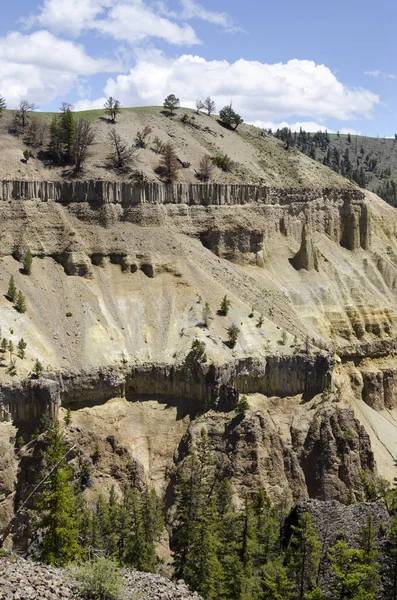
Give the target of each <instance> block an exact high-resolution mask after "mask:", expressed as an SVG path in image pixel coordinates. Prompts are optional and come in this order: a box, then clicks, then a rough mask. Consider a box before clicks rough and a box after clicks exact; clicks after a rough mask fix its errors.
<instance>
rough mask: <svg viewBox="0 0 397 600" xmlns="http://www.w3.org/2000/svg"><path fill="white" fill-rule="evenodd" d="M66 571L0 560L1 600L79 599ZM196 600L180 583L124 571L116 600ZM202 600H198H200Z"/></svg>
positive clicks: (18, 559) (24, 562) (5, 559)
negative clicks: (142, 599)
mask: <svg viewBox="0 0 397 600" xmlns="http://www.w3.org/2000/svg"><path fill="white" fill-rule="evenodd" d="M80 596H81V595H80V593H79V591H78V586H77V584H76V581H75V580H74V579H73V575H72V574H71V573H70V571H66V570H64V569H56V568H54V567H49V566H47V565H43V564H38V563H33V562H30V561H26V560H22V559H20V558H17V557H16V556H15V555H10V556H9V558H7V557H6V558H0V599H1V600H20V599H21V598H23V599H24V600H62V599H67V598H68V599H76V600H77V599H78V598H80ZM133 598H148V599H149V598H150V599H151V600H164V599H167V600H200V599H201V596H199V594H197V592H191V591H190V590H189V589H188V587H187V586H186V584H185V583H184V582H183V581H177V582H173V581H170V580H169V579H166V578H165V577H161V576H160V575H155V574H152V573H141V572H140V571H130V570H125V571H124V572H123V589H122V592H121V597H120V600H132V599H133ZM201 600H202V599H201Z"/></svg>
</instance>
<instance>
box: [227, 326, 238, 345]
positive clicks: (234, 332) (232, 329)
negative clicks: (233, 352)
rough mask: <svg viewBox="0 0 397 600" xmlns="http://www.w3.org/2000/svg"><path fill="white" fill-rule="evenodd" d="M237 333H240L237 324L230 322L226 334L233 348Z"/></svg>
mask: <svg viewBox="0 0 397 600" xmlns="http://www.w3.org/2000/svg"><path fill="white" fill-rule="evenodd" d="M239 334H240V329H239V328H238V327H237V325H235V324H234V323H232V324H231V325H230V327H229V328H228V330H227V335H228V338H229V344H230V346H231V348H234V346H235V345H236V342H237V338H238V336H239Z"/></svg>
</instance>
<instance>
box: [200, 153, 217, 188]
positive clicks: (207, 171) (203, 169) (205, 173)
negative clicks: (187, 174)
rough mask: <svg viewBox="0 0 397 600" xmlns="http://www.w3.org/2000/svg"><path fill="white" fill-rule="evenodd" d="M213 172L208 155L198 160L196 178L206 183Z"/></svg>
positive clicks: (211, 162)
mask: <svg viewBox="0 0 397 600" xmlns="http://www.w3.org/2000/svg"><path fill="white" fill-rule="evenodd" d="M213 172H214V163H213V161H212V158H211V157H210V155H209V154H205V155H204V156H203V157H202V159H201V160H200V164H199V172H198V177H199V179H201V181H208V180H209V179H211V176H212V174H213Z"/></svg>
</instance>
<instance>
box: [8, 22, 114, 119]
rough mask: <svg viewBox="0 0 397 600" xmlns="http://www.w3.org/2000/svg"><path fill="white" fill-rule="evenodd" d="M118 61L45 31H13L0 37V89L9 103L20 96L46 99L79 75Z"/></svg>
mask: <svg viewBox="0 0 397 600" xmlns="http://www.w3.org/2000/svg"><path fill="white" fill-rule="evenodd" d="M119 68H120V65H118V64H116V63H111V62H109V61H107V60H102V59H95V58H92V57H90V56H88V55H87V54H86V52H85V50H84V48H83V47H82V46H80V45H78V44H75V43H73V42H71V41H66V40H61V39H58V38H57V37H55V36H53V35H52V34H51V33H49V32H48V31H36V32H35V33H32V34H31V35H23V34H21V33H18V32H12V33H10V34H8V35H7V36H6V37H3V38H0V89H1V93H2V94H3V95H4V96H5V97H6V99H7V103H8V106H10V107H14V106H16V105H17V103H18V102H19V101H20V100H22V99H28V100H30V101H31V102H35V103H37V104H41V103H45V104H46V103H48V102H50V101H51V100H53V99H54V98H56V97H58V96H61V95H63V94H66V93H68V92H69V91H70V90H71V89H72V88H73V87H74V85H75V84H76V83H78V82H79V76H84V75H93V74H95V73H102V72H112V71H116V70H119Z"/></svg>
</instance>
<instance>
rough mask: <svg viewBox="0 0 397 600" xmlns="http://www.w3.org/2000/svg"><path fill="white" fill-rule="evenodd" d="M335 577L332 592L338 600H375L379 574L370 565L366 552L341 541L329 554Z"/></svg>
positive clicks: (331, 568)
mask: <svg viewBox="0 0 397 600" xmlns="http://www.w3.org/2000/svg"><path fill="white" fill-rule="evenodd" d="M328 558H329V561H330V570H331V573H332V575H333V581H332V591H333V593H334V594H335V598H336V599H338V600H342V599H343V600H374V598H375V593H374V584H375V583H376V581H377V572H376V570H375V569H374V568H373V565H371V564H368V563H367V560H366V556H365V551H364V550H362V549H357V548H350V547H349V544H348V543H347V542H345V541H344V540H339V541H338V542H337V543H336V544H335V545H334V546H333V547H332V548H331V549H330V550H329V552H328Z"/></svg>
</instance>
